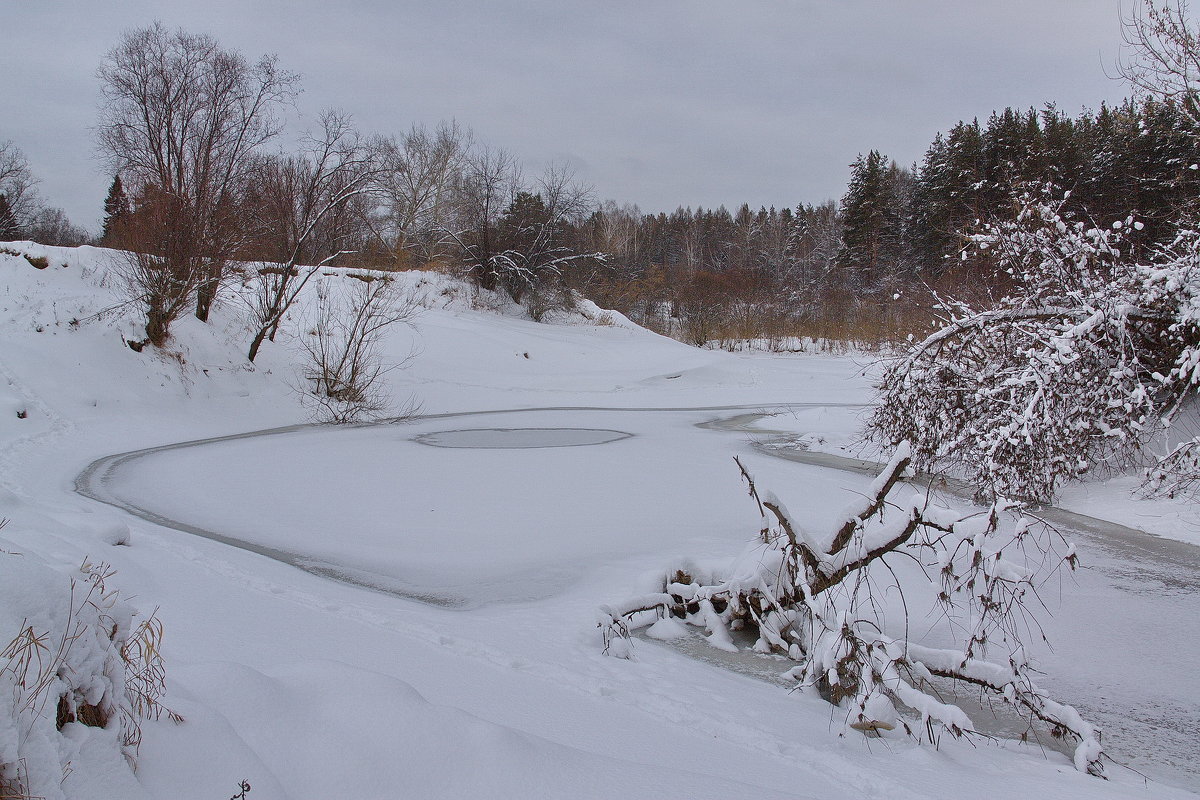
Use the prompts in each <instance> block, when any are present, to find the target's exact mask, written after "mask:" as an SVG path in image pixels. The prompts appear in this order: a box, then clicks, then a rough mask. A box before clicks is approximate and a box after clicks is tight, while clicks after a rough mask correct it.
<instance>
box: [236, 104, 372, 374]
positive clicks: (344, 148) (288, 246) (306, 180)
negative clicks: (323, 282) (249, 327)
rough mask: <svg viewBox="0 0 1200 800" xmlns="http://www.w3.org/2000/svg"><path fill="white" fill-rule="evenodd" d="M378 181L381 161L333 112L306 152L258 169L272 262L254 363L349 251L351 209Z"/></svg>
mask: <svg viewBox="0 0 1200 800" xmlns="http://www.w3.org/2000/svg"><path fill="white" fill-rule="evenodd" d="M379 174H380V170H379V168H378V160H377V159H376V158H375V156H374V154H373V153H372V152H371V151H370V149H368V148H367V147H366V146H365V145H364V144H363V142H362V140H361V139H360V137H359V135H358V133H357V132H356V131H355V130H354V128H353V126H352V125H351V123H350V120H349V118H348V117H346V116H344V115H342V114H339V113H337V112H333V111H327V112H326V113H325V114H324V115H323V116H322V118H321V131H320V133H319V134H317V135H315V136H312V137H310V138H309V141H308V147H307V150H306V152H305V153H303V154H301V155H298V156H290V157H283V156H278V157H272V158H265V159H263V160H262V161H261V162H260V164H259V168H258V170H257V172H256V179H257V180H256V194H257V196H258V199H259V209H258V210H259V214H260V216H261V217H262V220H261V221H262V224H263V228H264V230H263V233H264V234H265V238H266V240H267V242H269V245H268V246H269V247H270V248H271V251H270V252H271V255H270V256H269V258H270V259H271V261H272V262H274V263H270V264H264V265H262V266H261V267H260V268H259V270H258V278H257V280H258V285H257V291H256V292H255V293H254V295H253V299H252V306H251V313H252V316H253V320H254V323H255V324H256V325H257V330H256V331H255V334H254V336H253V338H252V339H251V342H250V352H249V354H248V358H249V359H250V361H253V360H254V359H255V357H256V356H257V355H258V350H259V348H260V347H261V346H262V343H263V341H264V340H266V339H270V340H272V341H274V339H275V333H276V331H277V330H278V329H279V323H280V322H281V321H282V320H283V317H284V315H285V314H286V313H287V311H288V309H289V308H291V306H292V304H293V303H294V302H295V301H296V298H297V297H299V295H300V292H301V291H303V289H304V287H305V285H306V284H307V283H308V282H309V280H310V279H311V278H312V276H313V275H315V274H316V273H317V272H319V271H320V269H321V268H322V267H324V266H325V265H326V264H328V263H330V262H331V261H333V260H334V259H335V258H337V257H338V256H340V255H343V254H345V253H348V252H351V251H350V250H349V249H343V246H342V245H343V243H344V242H346V241H347V239H349V238H350V237H351V236H353V235H354V234H355V233H356V232H357V226H356V225H354V224H353V222H354V220H353V216H354V215H353V214H348V213H347V208H348V207H349V206H350V204H351V203H352V201H353V200H354V199H355V198H359V197H362V196H364V195H366V194H367V193H369V192H370V191H372V189H373V183H372V182H373V180H374V179H375V178H376V177H378V175H379ZM302 265H306V266H302ZM301 270H303V272H301Z"/></svg>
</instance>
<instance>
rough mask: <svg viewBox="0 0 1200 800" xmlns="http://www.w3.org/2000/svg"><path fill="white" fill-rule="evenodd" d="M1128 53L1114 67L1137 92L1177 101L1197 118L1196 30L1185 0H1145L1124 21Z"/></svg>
mask: <svg viewBox="0 0 1200 800" xmlns="http://www.w3.org/2000/svg"><path fill="white" fill-rule="evenodd" d="M1122 38H1123V39H1124V40H1125V44H1126V46H1127V47H1128V48H1129V50H1130V57H1129V58H1128V59H1126V60H1124V61H1122V62H1121V63H1120V64H1119V65H1118V70H1119V72H1120V75H1121V77H1122V78H1124V79H1125V80H1126V81H1128V82H1129V84H1130V85H1131V86H1132V87H1133V88H1134V90H1135V91H1137V92H1140V93H1142V94H1145V95H1148V96H1150V97H1155V98H1159V99H1167V100H1173V101H1175V102H1176V103H1177V104H1178V106H1179V107H1180V108H1181V109H1182V110H1183V111H1184V112H1185V113H1187V114H1188V116H1189V117H1191V119H1192V120H1193V121H1200V104H1198V102H1197V100H1198V98H1197V96H1196V89H1197V86H1200V30H1197V28H1196V25H1195V22H1194V21H1193V20H1192V18H1191V11H1190V9H1189V7H1188V2H1187V0H1146V2H1145V4H1144V5H1142V6H1135V7H1134V9H1133V11H1131V12H1130V14H1129V15H1128V16H1126V17H1125V18H1124V19H1123V20H1122Z"/></svg>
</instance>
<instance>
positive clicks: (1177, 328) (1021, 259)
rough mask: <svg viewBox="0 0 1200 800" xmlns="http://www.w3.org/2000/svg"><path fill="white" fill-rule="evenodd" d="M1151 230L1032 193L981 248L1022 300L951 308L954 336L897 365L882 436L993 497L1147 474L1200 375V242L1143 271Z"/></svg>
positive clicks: (886, 386)
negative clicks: (1139, 252)
mask: <svg viewBox="0 0 1200 800" xmlns="http://www.w3.org/2000/svg"><path fill="white" fill-rule="evenodd" d="M1139 228H1140V223H1138V222H1137V221H1136V220H1134V219H1133V218H1129V219H1127V220H1124V221H1120V222H1117V223H1115V224H1114V225H1113V226H1112V227H1111V228H1107V229H1101V228H1096V227H1092V226H1090V225H1088V224H1085V223H1083V222H1079V221H1073V220H1072V219H1070V218H1069V217H1068V216H1067V215H1065V213H1064V212H1063V210H1062V203H1061V202H1051V201H1049V200H1047V199H1046V194H1045V193H1040V194H1035V195H1029V196H1026V198H1025V205H1024V208H1023V210H1022V211H1021V212H1020V214H1019V215H1018V217H1017V219H1016V220H1015V221H1013V222H1009V223H1003V224H1000V225H996V226H993V227H992V228H991V229H990V230H989V232H988V233H986V234H983V235H980V236H977V237H976V244H977V246H978V247H980V248H981V249H983V250H987V251H991V252H993V253H994V254H995V256H996V259H997V261H998V264H999V266H1000V267H1001V268H1002V269H1004V270H1005V271H1006V272H1007V273H1008V275H1009V276H1010V277H1011V280H1012V282H1013V287H1014V288H1013V289H1012V291H1010V292H1009V294H1008V295H1007V296H1005V297H1003V298H1001V299H1000V300H998V301H996V302H995V303H993V304H992V305H991V306H990V307H987V308H973V307H970V306H968V305H967V304H965V303H961V302H956V301H954V300H946V301H944V302H942V303H941V304H940V307H939V311H940V312H941V314H942V315H943V324H942V327H941V329H940V330H938V331H937V332H935V333H933V334H932V335H930V336H928V337H927V338H925V339H924V340H922V341H920V342H916V343H913V344H912V345H911V346H910V347H909V348H908V349H907V351H906V352H904V353H903V354H902V355H901V356H900V357H898V358H897V359H895V360H894V361H892V362H891V363H890V364H889V365H888V367H887V370H886V372H885V373H884V375H883V378H882V380H881V382H880V384H879V404H878V407H877V409H876V411H875V413H874V415H873V416H872V418H871V420H870V423H869V425H870V429H871V432H872V436H873V437H874V438H875V439H876V440H878V441H880V442H882V443H883V444H886V445H894V444H896V443H898V442H901V441H909V442H911V443H912V447H913V453H914V459H915V461H916V463H917V465H918V466H919V467H921V468H926V469H928V468H935V467H952V468H957V469H958V470H960V471H962V472H963V473H965V474H966V475H967V476H968V477H970V478H971V479H972V480H974V481H975V482H976V483H977V484H978V485H979V487H980V490H981V494H982V495H983V496H987V497H994V496H1000V495H1006V496H1015V497H1023V498H1029V499H1034V500H1040V501H1046V500H1049V499H1051V498H1052V497H1053V495H1054V492H1055V490H1056V489H1057V487H1058V486H1059V485H1061V484H1062V482H1064V481H1066V480H1069V479H1071V478H1074V477H1076V476H1078V475H1081V474H1083V473H1085V472H1088V471H1089V470H1092V469H1095V468H1096V467H1098V466H1102V467H1105V468H1110V469H1124V468H1127V467H1128V466H1130V465H1132V464H1134V463H1136V462H1137V460H1138V459H1139V458H1140V457H1141V456H1142V455H1143V453H1144V451H1145V447H1146V445H1147V443H1148V442H1149V441H1150V440H1151V439H1152V438H1153V437H1154V436H1155V435H1157V434H1158V433H1159V432H1160V431H1161V429H1162V425H1163V424H1164V423H1166V422H1168V421H1169V419H1170V417H1171V415H1172V414H1173V413H1174V412H1175V410H1176V408H1177V406H1178V402H1179V400H1180V398H1181V397H1183V396H1184V395H1185V394H1186V393H1187V392H1188V391H1189V390H1191V389H1192V387H1194V386H1195V384H1196V382H1197V379H1198V378H1200V369H1198V368H1197V365H1200V350H1198V349H1197V343H1198V342H1200V339H1198V337H1197V330H1198V326H1197V324H1196V319H1197V315H1196V311H1195V309H1196V307H1197V299H1196V298H1197V291H1198V287H1200V257H1198V256H1200V251H1198V242H1200V236H1198V235H1197V234H1196V233H1194V232H1185V233H1183V234H1181V235H1180V237H1179V239H1178V240H1177V241H1176V243H1175V244H1174V245H1173V246H1171V247H1169V248H1165V249H1163V250H1161V251H1159V252H1156V253H1155V254H1153V257H1152V259H1151V260H1150V262H1149V263H1139V262H1137V261H1136V260H1134V259H1133V258H1132V257H1131V256H1130V252H1131V247H1130V242H1129V238H1130V237H1129V235H1130V233H1133V232H1136V230H1137V229H1139Z"/></svg>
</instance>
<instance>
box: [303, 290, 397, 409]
mask: <svg viewBox="0 0 1200 800" xmlns="http://www.w3.org/2000/svg"><path fill="white" fill-rule="evenodd" d="M419 309H420V305H419V304H418V303H417V302H416V300H415V298H413V297H411V296H405V295H403V294H402V293H400V292H398V291H397V290H396V288H395V285H394V281H393V279H392V278H391V277H389V276H386V275H378V274H369V273H368V274H348V273H346V274H342V275H339V276H336V277H335V278H334V279H332V280H329V281H323V282H321V283H320V284H318V286H317V303H316V312H315V318H314V319H313V320H312V322H311V326H310V332H309V333H308V335H307V336H305V337H302V338H301V344H302V346H303V347H304V351H305V353H306V356H307V360H306V364H305V368H304V373H303V375H304V378H305V380H306V381H307V383H308V392H307V396H308V397H310V398H311V399H312V401H313V402H314V403H315V405H316V409H317V416H318V418H319V419H321V420H322V421H325V422H353V421H355V420H358V419H361V418H363V417H370V416H375V415H378V414H379V413H381V412H383V411H384V410H385V409H386V408H387V407H388V403H389V398H388V396H387V393H386V392H385V391H384V388H383V386H382V379H383V377H384V375H386V374H387V373H388V372H390V371H392V370H394V369H400V368H402V367H403V366H404V365H405V364H407V363H408V361H409V360H410V359H411V358H412V357H413V355H412V354H411V353H410V354H409V355H408V356H407V357H406V358H405V359H402V360H401V361H400V363H395V364H390V365H389V364H385V363H384V362H383V354H382V353H381V347H382V343H383V337H384V334H385V333H386V332H387V329H388V328H389V327H391V326H393V325H395V324H397V323H410V322H411V321H412V320H413V319H414V318H415V317H416V314H417V313H418V311H419Z"/></svg>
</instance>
